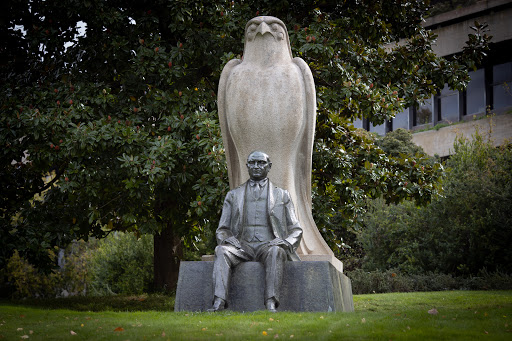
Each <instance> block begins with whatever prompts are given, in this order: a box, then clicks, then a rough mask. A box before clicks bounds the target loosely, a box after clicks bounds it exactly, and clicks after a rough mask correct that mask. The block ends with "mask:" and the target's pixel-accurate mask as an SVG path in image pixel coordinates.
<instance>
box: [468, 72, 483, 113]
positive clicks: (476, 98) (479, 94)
mask: <svg viewBox="0 0 512 341" xmlns="http://www.w3.org/2000/svg"><path fill="white" fill-rule="evenodd" d="M469 76H470V77H471V80H470V81H469V83H468V86H467V88H466V112H465V115H475V114H482V113H484V112H485V70H484V69H479V70H476V71H470V72H469Z"/></svg>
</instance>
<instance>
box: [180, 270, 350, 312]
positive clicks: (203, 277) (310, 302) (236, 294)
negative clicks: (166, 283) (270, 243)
mask: <svg viewBox="0 0 512 341" xmlns="http://www.w3.org/2000/svg"><path fill="white" fill-rule="evenodd" d="M264 271H265V270H264V267H263V265H262V264H261V263H258V262H245V263H241V264H240V265H238V266H237V267H236V268H235V269H234V270H233V272H232V278H231V287H230V292H229V299H228V304H229V305H228V309H230V310H233V311H247V312H249V311H257V310H265V305H264V299H263V291H264V287H265V283H264V282H265V281H264V279H265V274H264ZM212 272H213V262H205V261H200V262H181V265H180V274H179V279H178V288H177V291H176V303H175V306H174V310H175V311H206V310H207V309H209V308H211V305H212V302H213V289H212ZM278 311H326V312H328V311H344V312H351V311H354V303H353V298H352V285H351V282H350V279H349V278H348V277H347V276H345V275H344V274H342V273H341V272H339V271H338V270H336V269H335V268H334V266H333V265H332V264H331V263H329V262H327V261H302V262H286V265H285V270H284V277H283V284H282V288H281V304H280V306H279V308H278Z"/></svg>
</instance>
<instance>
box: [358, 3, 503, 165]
mask: <svg viewBox="0 0 512 341" xmlns="http://www.w3.org/2000/svg"><path fill="white" fill-rule="evenodd" d="M432 2H435V3H437V4H441V5H450V4H453V3H456V2H457V1H443V0H440V1H432ZM466 3H467V2H466ZM470 3H471V4H470V5H467V6H463V7H460V8H456V9H452V10H448V11H447V12H444V13H440V14H437V15H434V16H432V17H429V18H427V19H426V21H425V23H424V26H425V27H426V28H428V29H431V30H432V31H434V32H435V33H436V34H437V35H438V39H437V42H436V45H435V46H433V49H434V52H435V53H436V54H437V55H438V56H442V57H449V56H451V55H454V54H457V53H460V52H461V51H462V48H463V46H464V44H465V42H466V41H467V40H468V35H469V34H471V33H473V31H472V30H471V28H470V27H471V26H474V22H475V21H478V22H479V23H487V24H488V29H489V32H487V34H489V35H492V40H491V44H490V47H491V51H490V52H489V54H488V57H487V58H486V59H485V61H484V62H483V63H482V65H480V66H479V68H478V69H477V70H476V71H471V72H470V76H471V81H470V83H469V85H468V87H467V88H466V90H465V91H462V92H459V91H454V90H450V89H449V88H448V86H445V87H444V89H441V90H440V91H439V92H438V93H437V94H436V95H435V96H432V98H430V100H428V101H426V102H425V103H423V104H421V105H419V106H418V107H416V108H414V107H413V108H407V109H406V110H404V111H403V112H400V113H397V115H396V116H395V118H394V119H393V120H391V121H389V122H386V123H385V124H382V125H380V126H375V127H374V126H373V125H371V124H368V123H366V122H365V121H361V120H358V121H356V122H354V126H356V127H358V128H363V127H364V128H366V129H367V130H369V131H372V132H376V133H378V134H381V135H383V134H385V133H387V132H389V131H392V130H395V129H398V128H405V129H409V130H412V131H413V132H414V134H413V141H414V142H415V143H416V144H418V145H420V146H422V147H423V149H424V150H425V152H426V153H427V154H429V155H435V154H437V155H439V156H441V157H444V156H448V155H450V153H451V151H452V149H453V142H454V140H455V137H456V136H457V135H458V134H462V135H464V136H466V137H470V136H471V135H472V134H473V133H474V132H475V129H477V128H478V129H479V131H480V132H481V133H488V132H490V135H491V136H490V137H491V139H492V140H493V141H494V143H495V144H496V145H499V144H502V143H504V141H505V140H510V141H512V115H511V113H512V90H511V87H512V0H481V1H472V2H470Z"/></svg>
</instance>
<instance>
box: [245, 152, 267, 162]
mask: <svg viewBox="0 0 512 341" xmlns="http://www.w3.org/2000/svg"><path fill="white" fill-rule="evenodd" d="M255 153H260V154H263V155H265V157H266V158H267V162H268V163H272V161H270V156H268V154H267V153H265V152H262V151H261V150H253V151H252V152H250V153H249V155H247V161H249V157H250V156H251V155H252V154H255Z"/></svg>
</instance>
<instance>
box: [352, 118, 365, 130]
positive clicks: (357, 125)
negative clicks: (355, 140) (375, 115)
mask: <svg viewBox="0 0 512 341" xmlns="http://www.w3.org/2000/svg"><path fill="white" fill-rule="evenodd" d="M352 125H353V126H354V128H360V129H361V128H363V120H362V119H360V118H358V119H356V120H354V121H353V122H352Z"/></svg>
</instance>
